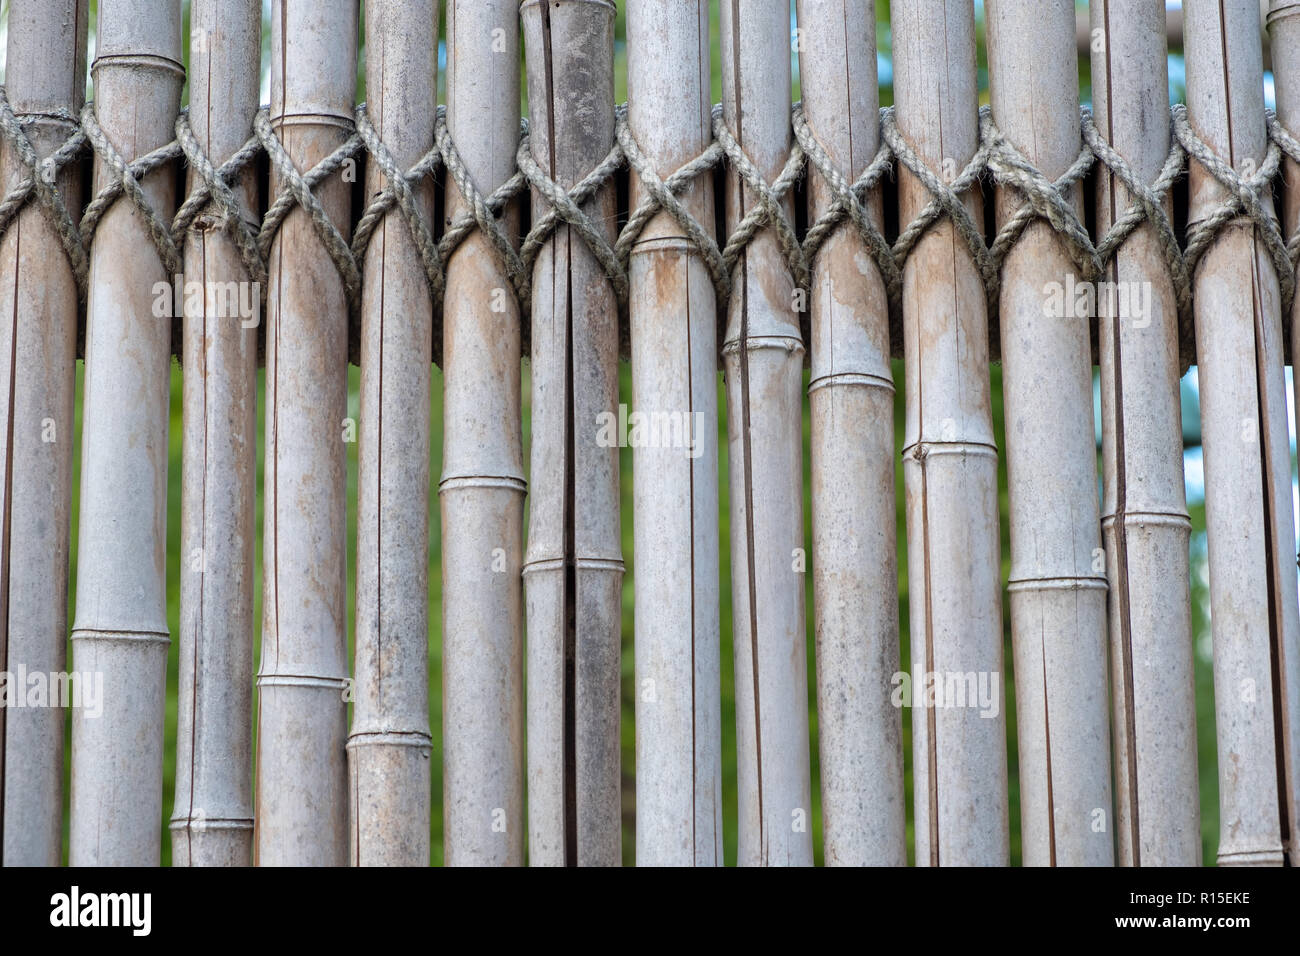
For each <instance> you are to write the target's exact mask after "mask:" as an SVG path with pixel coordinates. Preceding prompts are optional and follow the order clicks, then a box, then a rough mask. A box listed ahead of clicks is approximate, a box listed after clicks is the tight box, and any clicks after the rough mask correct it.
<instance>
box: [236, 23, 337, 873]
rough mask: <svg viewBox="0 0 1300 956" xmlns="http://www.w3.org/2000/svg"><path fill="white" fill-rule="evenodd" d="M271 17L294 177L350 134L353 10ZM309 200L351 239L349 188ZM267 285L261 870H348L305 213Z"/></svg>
mask: <svg viewBox="0 0 1300 956" xmlns="http://www.w3.org/2000/svg"><path fill="white" fill-rule="evenodd" d="M273 10H274V12H273V16H272V20H271V63H272V67H271V124H272V127H273V129H274V130H275V132H276V134H277V135H278V137H279V138H280V141H281V142H282V143H283V145H284V148H285V150H286V151H287V152H288V154H289V156H290V158H291V159H292V160H293V162H294V164H295V165H296V166H297V168H298V170H299V171H301V172H305V171H306V170H308V169H310V168H311V167H312V166H314V165H315V164H316V163H317V162H319V161H320V160H321V159H323V158H325V157H326V156H328V155H329V154H330V153H331V152H333V150H334V149H335V148H337V147H338V146H339V144H340V143H342V142H343V141H344V140H345V139H346V138H347V137H348V135H349V134H350V132H351V130H352V114H353V98H354V96H355V92H356V89H355V88H356V38H357V5H356V4H355V3H352V2H349V0H325V2H318V3H312V4H288V3H281V4H276V5H275V6H274V8H273ZM273 185H276V186H278V184H273ZM316 195H317V198H318V199H319V200H320V202H321V205H322V207H323V208H324V210H325V212H326V214H327V215H328V216H329V218H330V219H331V220H332V221H333V222H334V224H335V226H336V227H338V229H339V230H340V232H341V233H343V234H344V235H345V236H346V233H347V231H348V219H349V208H350V205H351V202H350V199H351V183H349V182H347V181H346V179H345V178H344V176H342V175H334V176H332V177H330V178H329V179H327V180H326V181H325V182H324V183H322V184H321V185H320V186H319V187H318V188H317V190H316ZM269 283H270V286H269V290H268V299H269V304H268V307H267V322H268V324H267V336H266V464H265V480H266V490H265V498H266V507H265V527H264V531H263V538H262V542H263V543H262V555H263V566H264V570H263V583H264V594H263V600H262V658H261V669H260V672H259V674H258V678H257V684H258V687H259V688H260V702H259V711H258V736H257V823H256V839H255V842H256V862H257V863H258V864H260V865H263V866H266V865H271V866H279V865H307V866H327V865H334V866H343V865H346V863H347V861H348V845H347V842H348V841H347V834H348V827H347V815H348V797H347V768H346V766H345V759H344V742H345V738H346V736H347V706H346V704H345V702H344V693H345V690H344V688H345V683H346V680H347V674H348V666H347V620H346V608H345V603H344V588H345V587H346V571H345V566H346V561H347V557H346V553H345V550H346V546H347V545H346V540H347V539H346V529H347V522H346V498H345V495H346V468H345V462H346V455H345V451H344V444H343V443H344V441H345V439H346V437H347V434H346V423H345V421H344V419H345V417H346V416H347V362H348V328H347V326H348V304H347V297H346V295H345V292H344V288H343V283H342V280H341V279H340V277H339V274H338V272H337V270H336V268H335V265H334V263H333V262H332V261H331V259H330V258H329V256H328V255H327V253H326V252H325V249H324V247H323V246H322V244H321V241H320V239H319V238H318V237H317V235H316V234H315V232H314V231H313V229H312V225H311V221H310V217H309V216H308V215H307V213H306V212H305V211H303V210H302V209H300V208H299V209H295V210H294V211H293V212H291V213H290V214H289V216H288V218H287V219H285V221H284V224H283V225H282V226H281V228H280V231H279V234H278V235H277V236H276V238H275V241H274V243H273V245H272V246H271V255H270V278H269Z"/></svg>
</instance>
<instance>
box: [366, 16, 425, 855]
mask: <svg viewBox="0 0 1300 956" xmlns="http://www.w3.org/2000/svg"><path fill="white" fill-rule="evenodd" d="M366 23H367V25H368V29H367V31H366V47H367V56H366V89H367V91H368V93H367V99H368V103H367V111H368V115H369V117H370V121H371V123H372V124H373V126H374V128H375V131H376V132H377V133H378V134H379V136H380V138H381V139H382V141H383V142H384V144H385V145H386V146H387V147H388V149H389V151H390V152H391V154H392V156H393V159H394V160H395V161H396V163H397V165H398V166H399V167H400V168H401V169H402V170H406V169H409V168H411V167H412V166H414V165H415V164H416V163H417V162H419V160H420V159H421V158H422V157H423V156H424V155H425V153H427V152H428V150H429V149H430V148H431V147H432V145H433V120H434V115H435V114H434V104H435V103H436V102H437V99H438V87H437V75H438V63H437V59H436V57H437V36H438V5H437V3H436V0H367V3H366ZM367 183H368V185H367V195H371V196H373V195H375V194H376V193H378V192H379V191H380V190H382V189H383V188H384V185H385V178H384V176H383V174H382V172H380V170H379V168H378V164H371V165H370V167H369V168H368V171H367ZM417 197H418V198H419V199H420V200H421V201H422V205H423V207H424V214H425V216H426V217H431V216H432V211H433V184H432V182H431V181H428V180H426V181H425V182H424V183H423V184H422V186H421V189H420V190H419V191H418V192H417ZM364 270H365V273H364V274H365V278H366V282H365V286H364V289H363V297H362V318H361V421H360V435H361V445H360V448H359V449H358V451H359V455H358V458H359V467H358V475H357V499H358V504H357V515H358V519H357V603H356V609H357V623H356V667H355V681H356V695H355V703H354V705H353V715H352V733H351V735H350V736H349V737H348V744H347V749H348V768H349V775H350V777H351V783H350V786H349V788H348V792H349V799H350V800H351V805H350V811H351V812H350V814H349V819H350V826H351V830H352V835H351V838H350V839H349V840H348V845H349V852H350V854H351V861H352V864H353V865H354V866H361V865H366V866H428V864H429V818H430V814H431V812H432V810H431V807H432V789H431V787H432V781H431V778H430V767H429V758H430V755H431V751H432V746H431V745H432V740H433V738H432V736H431V734H430V732H429V389H430V369H431V367H432V354H431V353H432V348H433V303H432V300H431V298H430V294H429V284H428V281H427V280H426V278H425V274H424V269H423V267H422V266H421V263H420V255H419V251H418V250H417V248H416V245H415V242H414V241H413V239H412V237H411V231H410V227H409V226H408V225H407V223H406V222H405V221H403V219H402V214H401V212H400V210H399V209H394V210H393V211H391V212H390V213H389V214H388V215H387V216H386V217H385V219H384V220H383V222H381V223H380V225H379V226H378V228H377V230H376V232H375V234H374V235H373V236H372V238H371V240H370V244H369V246H368V247H367V252H366V257H365V263H364Z"/></svg>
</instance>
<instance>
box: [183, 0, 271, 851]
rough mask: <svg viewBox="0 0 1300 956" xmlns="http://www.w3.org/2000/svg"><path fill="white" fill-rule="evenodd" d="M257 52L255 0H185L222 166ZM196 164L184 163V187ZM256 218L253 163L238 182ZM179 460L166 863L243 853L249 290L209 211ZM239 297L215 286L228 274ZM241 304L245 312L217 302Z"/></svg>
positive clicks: (252, 389)
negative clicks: (175, 667) (175, 665)
mask: <svg viewBox="0 0 1300 956" xmlns="http://www.w3.org/2000/svg"><path fill="white" fill-rule="evenodd" d="M261 55H262V10H261V5H260V4H259V3H257V2H256V0H239V2H222V0H196V2H195V4H194V6H193V8H192V12H191V20H190V75H191V79H190V126H191V128H192V129H193V131H194V135H195V138H196V139H197V140H198V143H199V145H200V147H201V148H202V149H203V151H204V153H205V154H206V155H207V156H208V157H209V158H210V159H211V160H212V162H213V163H214V164H215V165H216V166H218V167H220V165H221V164H222V163H224V162H225V161H226V160H227V159H229V158H230V156H231V155H232V154H234V153H235V152H236V151H237V150H239V148H240V147H241V146H243V145H244V143H245V142H246V141H247V140H248V138H249V137H250V136H251V135H252V133H253V114H254V113H256V112H257V107H258V85H259V82H260V78H261V70H260V68H259V63H260V60H261ZM198 178H199V177H198V174H196V173H194V172H191V173H190V182H191V188H193V184H194V182H195V181H197V180H198ZM237 186H238V197H239V199H240V201H241V202H242V203H243V206H244V210H245V214H246V218H247V219H248V220H250V221H252V222H256V212H255V211H256V209H257V188H256V183H255V181H254V177H253V175H252V171H251V170H249V171H247V172H246V173H245V174H244V176H243V177H242V179H241V181H240V182H239V183H238V184H237ZM184 251H185V273H184V274H185V282H186V286H187V288H192V286H191V284H192V283H201V287H202V294H201V295H200V296H196V297H195V303H194V304H195V305H197V310H191V307H190V303H189V299H190V297H189V296H186V300H187V308H186V314H185V324H184V336H185V348H184V349H183V350H182V355H183V358H184V366H183V383H184V398H183V402H184V426H183V427H184V443H183V451H182V459H181V495H182V504H181V559H180V581H181V616H180V632H179V635H178V638H179V644H180V671H179V678H180V679H179V686H178V704H177V726H176V794H175V800H174V802H173V810H172V819H171V840H172V863H173V865H176V866H248V865H249V864H250V863H251V862H252V850H253V780H252V750H253V738H252V722H251V720H250V719H249V718H250V715H251V713H252V696H253V695H252V689H253V684H252V681H251V680H250V679H249V677H250V675H251V674H252V672H253V540H254V538H253V536H254V528H253V525H254V521H253V516H254V501H255V497H256V487H255V486H256V474H257V461H256V458H257V343H258V324H260V319H261V302H260V298H261V289H260V287H259V288H254V287H253V279H252V277H251V276H249V274H248V270H247V268H246V267H245V265H244V263H243V261H242V260H241V258H240V253H239V249H238V248H237V246H236V245H235V243H234V241H233V240H232V239H231V237H230V236H229V235H228V234H227V233H226V232H225V231H224V221H223V220H222V219H221V217H220V216H219V215H218V214H216V213H213V214H211V215H206V216H203V217H201V218H200V219H199V220H198V221H197V222H196V224H195V226H194V227H193V228H192V229H191V231H190V234H189V236H188V239H187V241H186V243H185V250H184ZM231 286H234V287H236V288H237V290H238V291H237V296H236V297H235V298H233V299H232V298H231V297H229V296H228V295H226V294H225V293H226V290H227V288H228V287H231ZM231 302H239V303H240V305H241V306H242V305H245V304H253V305H255V307H256V314H255V315H254V316H252V317H246V316H245V315H243V313H242V311H241V310H231V309H230V308H229V303H231Z"/></svg>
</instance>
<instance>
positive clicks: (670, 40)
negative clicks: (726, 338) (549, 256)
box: [627, 0, 723, 866]
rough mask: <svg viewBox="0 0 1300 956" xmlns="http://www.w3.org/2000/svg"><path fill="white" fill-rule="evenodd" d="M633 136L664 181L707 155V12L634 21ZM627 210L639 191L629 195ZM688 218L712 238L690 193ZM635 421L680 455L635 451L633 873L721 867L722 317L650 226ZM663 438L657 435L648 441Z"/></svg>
mask: <svg viewBox="0 0 1300 956" xmlns="http://www.w3.org/2000/svg"><path fill="white" fill-rule="evenodd" d="M627 31H628V122H629V124H630V126H631V129H632V133H633V135H634V137H635V138H636V140H637V144H638V145H639V146H640V148H641V150H642V151H643V152H644V154H645V155H646V156H647V157H648V158H649V159H650V161H651V162H652V163H653V165H654V167H655V170H656V172H657V173H658V174H659V177H660V178H661V179H662V178H665V177H667V176H669V175H671V174H672V173H673V172H674V171H675V170H676V169H678V168H680V167H681V166H682V165H684V164H685V163H687V162H689V161H691V160H693V159H695V157H697V156H699V155H700V154H701V153H702V152H704V150H705V149H706V148H707V147H708V145H709V143H710V141H711V140H712V135H711V132H710V109H709V87H710V73H709V57H708V51H709V5H708V3H707V2H704V0H696V2H691V3H678V2H673V0H641V2H635V3H632V4H630V5H629V6H628V10H627ZM631 194H632V195H631V199H630V202H631V205H632V206H633V207H634V208H635V207H636V206H637V205H638V204H639V203H640V202H641V201H642V200H643V199H644V194H645V187H644V186H643V185H642V184H640V183H636V182H634V184H633V186H632V188H631ZM682 198H683V201H684V202H685V203H686V206H687V209H688V210H689V212H690V214H691V215H692V216H694V217H695V218H696V219H697V220H698V221H700V222H702V223H708V224H710V225H711V224H712V222H713V218H712V217H713V189H712V182H710V181H709V179H708V177H702V178H700V179H697V180H696V182H695V183H693V184H692V185H691V186H690V187H689V189H688V190H687V191H686V192H685V193H684V195H683V197H682ZM629 272H630V274H629V277H628V278H629V282H630V284H631V303H630V309H629V311H630V321H631V333H632V409H633V411H635V412H637V413H639V414H640V415H642V416H643V419H642V421H646V420H648V421H650V422H651V423H653V422H655V421H661V422H665V423H669V427H675V428H677V429H678V431H676V432H673V434H675V435H677V436H678V438H679V439H680V440H678V441H673V442H669V441H655V442H647V443H646V444H644V445H638V446H637V447H635V448H634V449H633V458H632V463H633V472H632V476H633V486H632V500H633V530H634V535H635V536H634V539H633V541H634V549H635V553H636V554H637V555H638V563H637V576H636V587H635V589H634V596H635V602H636V605H635V622H636V680H635V682H634V683H635V687H636V691H635V693H636V729H637V734H636V766H637V775H636V787H637V791H636V792H637V799H636V809H637V826H636V841H637V846H636V862H637V865H639V866H694V865H698V866H716V865H720V864H721V863H722V862H723V854H722V806H723V797H722V704H721V697H720V693H719V688H720V686H721V685H720V680H721V673H720V667H721V657H720V655H721V647H720V608H719V594H718V584H719V578H718V573H719V568H718V561H719V549H718V538H719V534H718V431H717V428H716V422H717V417H718V397H717V396H718V390H717V384H716V382H717V367H718V363H717V354H718V348H717V339H718V332H717V325H716V322H717V301H716V296H715V294H714V290H713V284H712V281H711V279H710V277H709V272H708V269H707V267H706V266H705V264H704V262H703V261H702V259H701V257H700V253H699V252H698V250H696V249H695V248H694V246H693V245H692V243H691V240H690V238H689V237H688V236H687V234H686V233H685V230H684V229H683V228H682V226H681V225H679V224H678V223H677V221H676V220H674V219H673V218H672V216H671V215H670V214H668V213H667V212H662V211H661V212H660V213H658V215H657V216H656V217H655V218H654V219H652V220H651V221H650V222H649V223H648V224H647V225H646V228H645V230H644V231H643V232H642V233H641V235H640V238H639V240H638V242H637V243H636V245H634V246H633V248H632V250H631V260H630V269H629ZM656 434H658V433H656Z"/></svg>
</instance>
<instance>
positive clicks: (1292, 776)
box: [1268, 0, 1300, 866]
mask: <svg viewBox="0 0 1300 956" xmlns="http://www.w3.org/2000/svg"><path fill="white" fill-rule="evenodd" d="M1268 23H1269V30H1270V33H1271V35H1272V50H1273V81H1274V83H1275V90H1276V98H1277V115H1278V119H1279V120H1280V121H1281V122H1282V125H1283V126H1285V127H1286V128H1287V129H1288V130H1290V131H1291V134H1292V136H1294V135H1295V133H1296V131H1297V130H1300V3H1298V2H1296V0H1273V7H1272V10H1271V11H1270V12H1269V17H1268ZM1284 163H1285V164H1284V167H1283V181H1284V182H1285V184H1286V185H1285V196H1286V205H1285V208H1284V217H1285V223H1286V229H1285V230H1284V235H1286V236H1287V237H1289V238H1290V239H1292V240H1293V241H1297V240H1295V236H1296V235H1297V234H1298V233H1300V163H1298V162H1296V161H1295V160H1294V159H1286V160H1285V161H1284ZM1297 316H1300V306H1296V305H1294V304H1293V306H1292V309H1291V356H1292V366H1293V367H1294V364H1295V356H1296V355H1300V349H1298V348H1297V347H1296V342H1297V337H1298V336H1300V321H1297ZM1293 385H1294V387H1295V389H1296V390H1297V391H1296V395H1300V380H1297V381H1295V382H1293ZM1295 407H1297V408H1300V405H1296V406H1295ZM1279 451H1280V449H1279ZM1285 457H1289V455H1288V456H1285ZM1279 470H1280V469H1279ZM1288 477H1289V473H1288ZM1289 540H1290V539H1288V538H1285V537H1283V538H1282V539H1281V542H1282V543H1281V544H1279V548H1278V550H1279V558H1278V560H1279V562H1282V559H1281V553H1282V552H1283V550H1284V548H1283V545H1285V544H1287V542H1289ZM1282 563H1286V562H1282ZM1291 573H1292V572H1291V571H1290V569H1289V568H1288V569H1287V573H1286V575H1284V576H1283V578H1282V580H1283V584H1284V585H1286V584H1287V583H1288V581H1289V578H1290V576H1291ZM1277 647H1278V665H1279V666H1278V676H1279V677H1281V678H1282V679H1281V681H1279V685H1278V686H1277V687H1275V689H1274V694H1275V695H1279V694H1281V695H1283V697H1284V699H1282V700H1280V701H1279V703H1280V704H1281V707H1279V708H1278V716H1282V715H1285V721H1284V727H1283V735H1284V736H1283V740H1284V746H1285V748H1286V749H1285V753H1286V754H1287V767H1286V772H1287V778H1288V779H1287V780H1286V781H1285V782H1284V783H1283V786H1285V787H1288V788H1289V791H1290V802H1289V804H1288V813H1287V821H1288V826H1289V828H1290V833H1291V842H1290V847H1289V848H1288V849H1287V852H1288V853H1289V857H1288V858H1289V860H1290V863H1291V865H1292V866H1295V865H1296V864H1297V863H1300V834H1297V833H1296V832H1295V828H1296V827H1297V826H1300V822H1298V821H1297V815H1298V813H1297V812H1298V810H1300V808H1297V806H1296V801H1297V800H1300V780H1297V777H1298V776H1300V648H1297V646H1296V643H1295V642H1294V641H1293V642H1290V643H1286V642H1282V643H1279V644H1278V645H1277ZM1275 699H1277V698H1276V696H1275Z"/></svg>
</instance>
